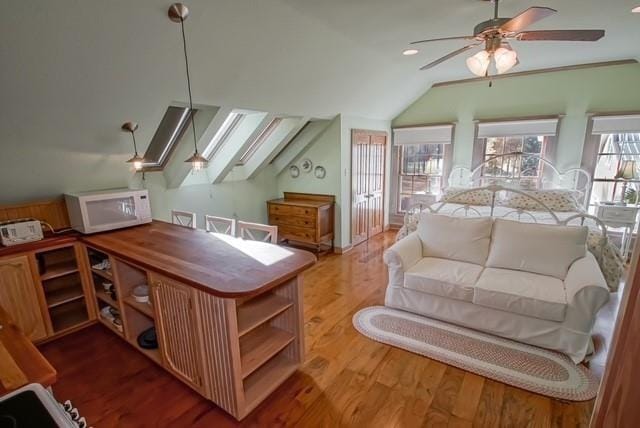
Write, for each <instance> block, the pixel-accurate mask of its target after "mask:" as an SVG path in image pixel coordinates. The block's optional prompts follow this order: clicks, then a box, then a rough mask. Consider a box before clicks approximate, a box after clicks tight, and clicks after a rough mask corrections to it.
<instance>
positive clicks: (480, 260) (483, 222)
mask: <svg viewBox="0 0 640 428" xmlns="http://www.w3.org/2000/svg"><path fill="white" fill-rule="evenodd" d="M492 224H493V219H491V218H490V217H480V218H464V217H453V216H446V215H437V214H430V213H422V214H421V215H420V220H419V222H418V236H420V240H421V241H422V255H423V256H424V257H438V258H441V259H449V260H458V261H461V262H467V263H475V264H477V265H484V263H485V262H486V260H487V255H488V254H489V244H490V242H491V227H492Z"/></svg>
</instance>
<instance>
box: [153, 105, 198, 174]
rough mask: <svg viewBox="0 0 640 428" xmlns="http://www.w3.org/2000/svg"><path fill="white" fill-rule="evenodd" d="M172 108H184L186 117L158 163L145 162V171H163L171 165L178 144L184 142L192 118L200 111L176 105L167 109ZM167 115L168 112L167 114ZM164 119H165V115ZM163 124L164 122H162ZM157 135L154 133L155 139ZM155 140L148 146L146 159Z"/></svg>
mask: <svg viewBox="0 0 640 428" xmlns="http://www.w3.org/2000/svg"><path fill="white" fill-rule="evenodd" d="M171 107H175V108H182V109H184V110H185V113H184V116H183V117H182V119H181V121H180V123H179V126H178V128H176V129H175V130H174V131H173V133H172V135H171V137H170V138H169V140H168V141H167V145H166V146H165V148H164V150H163V151H162V155H161V157H160V159H159V161H158V162H153V163H150V162H145V163H143V164H142V167H143V169H144V170H145V171H151V172H153V171H163V170H164V169H165V167H166V166H167V164H168V163H169V160H170V159H171V156H172V155H173V152H174V151H175V149H176V147H177V146H178V143H179V142H180V141H181V140H182V137H184V134H185V132H187V129H189V126H190V124H191V116H192V115H195V114H197V113H198V109H193V110H191V109H189V108H188V107H183V106H175V105H170V106H168V107H167V110H169V108H171ZM165 114H166V112H165ZM163 119H164V115H163ZM161 123H162V120H161ZM158 127H160V124H158ZM157 132H158V129H156V133H157ZM155 135H156V134H155V133H154V137H153V138H155ZM153 138H152V139H151V142H150V143H149V146H147V149H146V150H145V153H144V155H143V157H146V155H147V152H148V151H149V148H150V147H151V144H152V142H153Z"/></svg>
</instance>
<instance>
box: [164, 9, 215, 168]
mask: <svg viewBox="0 0 640 428" xmlns="http://www.w3.org/2000/svg"><path fill="white" fill-rule="evenodd" d="M167 15H168V16H169V19H170V20H171V21H172V22H175V23H178V24H180V30H181V33H182V48H183V52H184V65H185V70H186V74H187V93H188V95H189V111H190V112H191V115H190V116H191V130H192V132H193V146H194V149H195V150H194V152H193V155H192V156H191V157H190V158H189V159H187V160H186V161H185V162H188V163H190V164H191V167H192V169H193V171H194V172H196V171H200V170H201V169H203V168H205V167H206V166H207V164H208V163H209V161H208V160H207V158H205V157H204V156H202V155H201V154H200V153H199V152H198V138H197V136H196V123H195V121H194V119H193V116H194V114H193V97H192V96H191V76H190V74H189V58H188V56H187V38H186V36H185V34H184V21H185V19H187V17H188V16H189V8H187V6H185V5H184V4H182V3H174V4H172V5H171V6H170V7H169V11H168V13H167Z"/></svg>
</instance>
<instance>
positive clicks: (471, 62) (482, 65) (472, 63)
mask: <svg viewBox="0 0 640 428" xmlns="http://www.w3.org/2000/svg"><path fill="white" fill-rule="evenodd" d="M490 63H491V54H490V53H489V52H487V51H485V50H482V51H480V52H478V53H477V54H475V55H473V56H471V57H469V58H467V67H468V68H469V70H470V71H471V72H472V73H473V74H475V75H476V76H479V77H484V76H486V75H487V70H488V69H489V64H490Z"/></svg>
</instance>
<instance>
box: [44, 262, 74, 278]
mask: <svg viewBox="0 0 640 428" xmlns="http://www.w3.org/2000/svg"><path fill="white" fill-rule="evenodd" d="M75 272H78V264H77V263H76V261H75V260H69V261H65V262H60V263H56V264H53V265H51V266H47V270H46V272H45V273H43V274H42V275H40V279H41V280H42V281H47V280H49V279H53V278H59V277H61V276H65V275H69V274H72V273H75Z"/></svg>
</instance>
